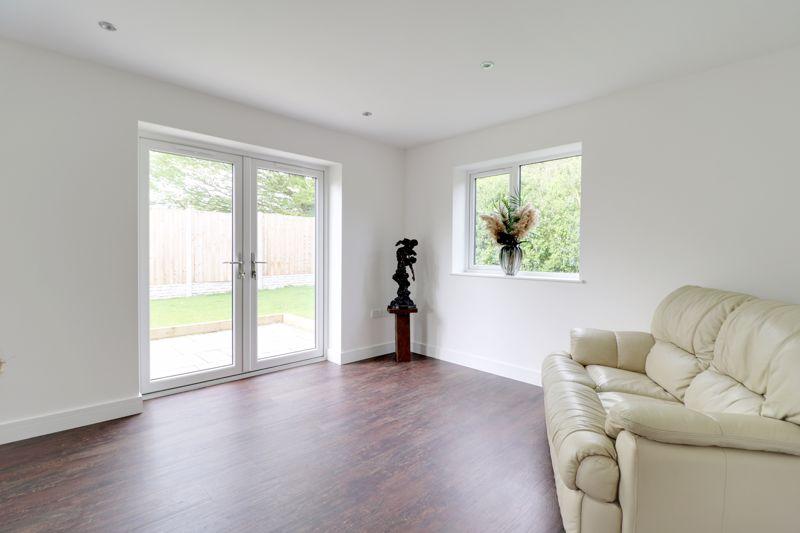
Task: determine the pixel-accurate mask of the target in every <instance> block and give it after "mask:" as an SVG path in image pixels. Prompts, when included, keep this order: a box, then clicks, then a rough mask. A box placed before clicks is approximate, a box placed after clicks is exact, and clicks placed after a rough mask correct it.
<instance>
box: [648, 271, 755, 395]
mask: <svg viewBox="0 0 800 533" xmlns="http://www.w3.org/2000/svg"><path fill="white" fill-rule="evenodd" d="M752 299H753V298H752V296H748V295H746V294H739V293H735V292H727V291H720V290H716V289H705V288H702V287H694V286H686V287H681V288H680V289H678V290H676V291H674V292H672V293H671V294H669V295H667V297H666V298H664V300H663V301H662V302H661V303H660V304H659V306H658V308H657V309H656V312H655V314H654V315H653V325H652V333H653V336H654V337H655V338H656V343H655V345H654V346H653V348H652V349H651V350H650V353H649V354H648V356H647V360H646V363H645V372H646V373H647V375H648V376H649V377H650V379H652V380H653V381H655V382H656V383H658V384H659V385H661V386H662V387H664V388H665V389H666V390H667V391H668V392H669V393H670V394H672V395H673V396H675V397H676V398H678V399H679V400H682V401H683V399H684V395H685V394H686V390H687V388H688V387H689V385H690V383H691V382H692V380H694V378H695V377H696V376H697V375H698V374H700V373H701V372H703V371H704V370H705V369H706V368H708V366H709V364H710V362H711V359H712V358H713V356H714V346H715V343H716V341H717V335H718V334H719V332H720V328H721V327H722V324H723V322H725V319H726V318H728V315H730V314H731V313H732V312H733V311H734V310H735V309H736V308H737V307H739V306H741V305H742V304H744V303H745V302H747V301H749V300H752Z"/></svg>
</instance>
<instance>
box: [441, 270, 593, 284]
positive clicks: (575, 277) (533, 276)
mask: <svg viewBox="0 0 800 533" xmlns="http://www.w3.org/2000/svg"><path fill="white" fill-rule="evenodd" d="M450 275H452V276H467V277H472V278H498V279H521V280H528V281H556V282H559V283H585V281H584V280H582V279H581V278H580V274H541V273H534V272H520V273H518V274H517V275H516V276H506V275H505V274H504V273H502V272H499V271H493V270H487V271H480V270H468V271H465V272H451V273H450Z"/></svg>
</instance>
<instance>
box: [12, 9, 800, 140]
mask: <svg viewBox="0 0 800 533" xmlns="http://www.w3.org/2000/svg"><path fill="white" fill-rule="evenodd" d="M99 20H108V21H111V22H113V23H114V24H116V25H117V26H118V28H119V31H117V32H115V33H110V32H106V31H102V30H101V29H100V28H99V27H98V26H97V21H99ZM0 35H4V36H6V37H9V38H11V39H15V40H19V41H23V42H28V43H32V44H35V45H38V46H44V47H47V48H51V49H54V50H58V51H61V52H63V53H66V54H70V55H75V56H79V57H84V58H88V59H91V60H94V61H98V62H101V63H104V64H108V65H112V66H116V67H119V68H121V69H125V70H129V71H133V72H138V73H142V74H145V75H148V76H152V77H155V78H159V79H163V80H167V81H170V82H173V83H176V84H179V85H183V86H186V87H190V88H194V89H198V90H201V91H204V92H207V93H211V94H214V95H218V96H222V97H226V98H229V99H232V100H236V101H239V102H243V103H247V104H250V105H253V106H256V107H260V108H263V109H267V110H270V111H275V112H278V113H281V114H285V115H289V116H292V117H295V118H299V119H303V120H306V121H309V122H314V123H318V124H321V125H325V126H328V127H332V128H335V129H339V130H345V131H350V132H353V133H356V134H359V135H362V136H367V137H372V138H375V139H379V140H382V141H385V142H388V143H392V144H395V145H399V146H411V145H416V144H421V143H424V142H427V141H431V140H436V139H440V138H444V137H449V136H452V135H456V134H459V133H462V132H465V131H469V130H474V129H478V128H482V127H485V126H488V125H491V124H496V123H499V122H504V121H507V120H510V119H514V118H519V117H523V116H526V115H530V114H533V113H537V112H541V111H545V110H548V109H553V108H557V107H561V106H564V105H568V104H571V103H575V102H579V101H583V100H587V99H591V98H594V97H597V96H600V95H603V94H608V93H610V92H613V91H617V90H620V89H623V88H626V87H631V86H635V85H640V84H643V83H648V82H652V81H655V80H659V79H664V78H668V77H672V76H676V75H681V74H685V73H689V72H693V71H699V70H704V69H707V68H710V67H713V66H716V65H721V64H724V63H729V62H732V61H736V60H739V59H743V58H747V57H753V56H756V55H760V54H763V53H766V52H769V51H772V50H777V49H780V48H786V47H789V46H792V45H795V44H798V43H800V1H798V0H702V1H700V0H627V1H624V0H517V1H512V0H479V1H475V0H317V1H311V0H260V1H259V0H133V1H132V0H69V1H67V0H0ZM485 59H491V60H494V61H495V63H496V65H497V66H496V68H494V69H493V70H490V71H483V70H481V69H480V67H479V64H480V62H481V61H482V60H485ZM365 110H369V111H372V112H373V113H374V115H373V116H372V117H370V118H364V117H362V116H361V112H362V111H365Z"/></svg>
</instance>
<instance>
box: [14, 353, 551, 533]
mask: <svg viewBox="0 0 800 533" xmlns="http://www.w3.org/2000/svg"><path fill="white" fill-rule="evenodd" d="M0 530H2V531H58V530H62V531H82V532H83V531H370V532H372V531H376V532H378V531H458V532H464V531H476V532H500V531H542V532H551V531H560V530H561V523H560V517H559V514H558V507H557V503H556V498H555V489H554V486H553V475H552V470H551V467H550V458H549V455H548V449H547V439H546V437H545V427H544V416H543V406H542V394H541V389H539V388H538V387H534V386H531V385H525V384H523V383H519V382H516V381H512V380H508V379H504V378H500V377H497V376H493V375H490V374H485V373H481V372H478V371H475V370H471V369H468V368H464V367H461V366H457V365H453V364H448V363H444V362H440V361H437V360H433V359H427V358H415V360H414V361H412V362H411V363H405V364H396V363H394V362H393V361H391V360H390V359H389V358H378V359H373V360H369V361H364V362H360V363H355V364H351V365H346V366H343V367H339V366H337V365H334V364H331V363H319V364H315V365H309V366H304V367H300V368H295V369H291V370H285V371H281V372H276V373H273V374H267V375H263V376H259V377H255V378H251V379H246V380H242V381H238V382H232V383H227V384H223V385H217V386H215V387H209V388H206V389H201V390H196V391H192V392H186V393H183V394H177V395H173V396H168V397H164V398H159V399H155V400H150V401H147V402H146V403H145V411H144V413H143V414H141V415H138V416H134V417H129V418H126V419H122V420H116V421H111V422H105V423H102V424H96V425H94V426H88V427H85V428H80V429H75V430H71V431H65V432H62V433H57V434H54V435H48V436H44V437H38V438H35V439H30V440H27V441H22V442H17V443H13V444H8V445H5V446H2V447H0Z"/></svg>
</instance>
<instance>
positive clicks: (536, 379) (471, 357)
mask: <svg viewBox="0 0 800 533" xmlns="http://www.w3.org/2000/svg"><path fill="white" fill-rule="evenodd" d="M411 351H413V352H414V353H418V354H422V355H427V356H428V357H432V358H434V359H440V360H442V361H447V362H448V363H455V364H457V365H461V366H466V367H469V368H473V369H475V370H480V371H481V372H487V373H489V374H494V375H496V376H502V377H504V378H510V379H514V380H517V381H522V382H524V383H530V384H531V385H536V386H541V385H542V373H541V371H539V370H538V369H535V368H525V367H522V366H518V365H512V364H509V363H504V362H502V361H497V360H495V359H489V358H486V357H482V356H480V355H475V354H471V353H467V352H461V351H458V350H450V349H448V348H441V347H438V346H430V345H427V344H424V343H421V342H412V343H411Z"/></svg>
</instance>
